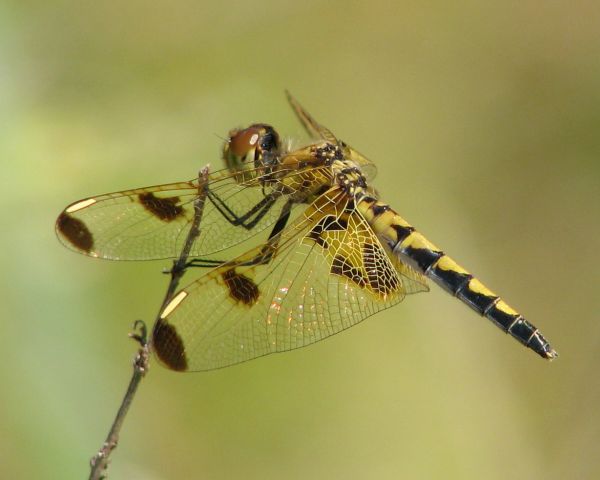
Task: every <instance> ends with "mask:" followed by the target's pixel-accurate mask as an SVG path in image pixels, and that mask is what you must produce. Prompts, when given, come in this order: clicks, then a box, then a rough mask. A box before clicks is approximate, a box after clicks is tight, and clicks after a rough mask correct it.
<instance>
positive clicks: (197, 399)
mask: <svg viewBox="0 0 600 480" xmlns="http://www.w3.org/2000/svg"><path fill="white" fill-rule="evenodd" d="M599 25H600V7H598V4H597V2H591V1H590V2H577V1H576V2H567V1H554V2H539V1H533V0H529V1H518V2H517V1H493V2H474V1H459V2H443V1H438V2H417V1H414V2H384V1H372V2H341V1H339V2H335V1H332V2H327V3H325V2H323V3H321V2H314V1H304V2H302V3H301V2H276V1H272V2H260V1H258V2H237V3H236V2H226V1H220V2H204V1H199V2H197V1H169V2H143V1H139V0H138V1H127V2H122V1H111V2H91V1H84V2H69V1H54V2H27V3H26V4H25V3H24V2H11V1H9V2H3V3H2V4H0V164H1V165H2V169H1V172H2V174H1V175H0V179H1V180H0V181H1V184H0V186H1V189H0V195H1V202H0V208H1V219H2V233H1V235H0V255H1V259H2V263H1V268H2V275H0V287H1V288H0V300H1V305H2V319H1V320H0V325H1V330H0V345H1V346H2V352H3V353H2V361H1V362H0V380H1V383H2V387H1V389H0V477H1V478H15V479H16V478H19V479H20V478H35V479H38V478H50V479H71V478H85V477H86V476H87V473H88V467H87V462H88V459H89V457H90V456H91V455H92V454H93V453H94V452H95V451H96V450H97V449H98V448H99V447H100V445H101V443H102V441H103V439H104V436H105V434H106V433H107V430H108V428H109V425H110V422H111V421H112V418H113V415H114V413H115V411H116V409H117V406H118V404H119V402H120V399H121V396H122V394H123V393H124V390H125V386H126V383H127V381H128V378H129V375H130V362H131V359H132V356H133V354H134V351H135V345H134V344H133V342H132V341H130V340H128V339H127V332H128V331H129V329H130V325H131V323H132V322H133V320H135V319H136V318H143V319H146V320H149V321H150V320H151V319H152V318H153V317H154V315H155V314H156V311H157V308H158V306H159V303H160V301H161V299H162V296H163V294H164V291H165V288H166V285H167V277H166V276H165V275H162V274H161V270H162V269H163V268H165V267H168V266H169V262H166V261H165V262H160V261H159V262H146V263H118V262H117V263H111V262H103V261H99V260H93V259H89V258H85V257H83V256H79V255H76V254H74V253H72V252H70V251H68V250H67V249H65V248H63V247H62V246H61V245H60V244H59V242H58V241H57V240H56V237H55V234H54V220H55V218H56V216H57V215H58V214H59V212H60V211H61V210H62V209H63V208H64V207H65V205H67V204H68V203H70V202H72V201H75V200H77V199H79V198H83V197H86V196H89V195H94V194H100V193H105V192H109V191H115V190H121V189H126V188H131V187H139V186H144V185H153V184H156V183H167V182H172V181H178V180H187V179H189V178H192V177H194V175H195V174H196V172H197V171H198V169H199V168H200V167H202V166H203V165H205V164H206V163H210V164H211V165H212V166H213V168H217V167H219V165H220V159H219V152H220V148H221V138H222V137H223V136H225V135H226V134H227V131H228V130H229V129H230V128H232V127H236V126H243V125H246V124H248V123H250V122H255V121H261V122H269V123H271V124H273V125H275V126H276V127H277V128H278V129H279V130H280V131H281V132H282V133H283V134H287V135H302V134H303V132H302V130H301V127H300V126H299V124H298V123H297V122H296V120H295V119H294V117H293V115H292V113H291V110H290V109H289V107H288V106H287V104H286V101H285V97H284V94H283V91H284V89H285V88H288V89H290V90H291V91H292V92H293V93H294V94H295V95H296V96H297V97H298V99H299V100H300V101H301V102H302V103H303V104H304V105H305V106H306V107H307V109H308V110H309V111H310V112H311V113H312V114H313V115H314V116H315V117H316V118H317V119H318V120H319V121H321V122H322V123H323V124H325V125H327V126H328V127H329V128H331V129H332V130H333V131H334V132H335V133H337V134H338V135H339V136H340V137H342V138H343V139H344V140H346V141H347V142H348V143H350V144H351V145H353V146H354V147H356V148H357V149H358V150H360V151H361V152H363V153H365V154H366V155H367V156H369V157H370V158H371V159H373V160H374V161H375V162H376V163H377V164H378V166H379V174H378V177H377V178H376V181H375V186H376V187H377V188H378V190H379V191H380V193H381V196H382V198H383V199H384V200H385V201H387V202H389V203H391V204H392V205H393V207H394V208H395V209H397V210H398V211H399V212H400V213H401V214H402V215H403V216H405V217H406V218H407V220H409V221H411V222H412V223H413V224H414V225H415V226H416V227H417V228H419V229H420V230H421V231H422V232H424V233H425V234H426V235H427V236H428V237H429V238H430V239H431V240H432V241H433V242H434V243H436V244H438V245H439V246H440V247H442V248H443V249H445V250H446V251H447V252H448V253H449V254H451V255H452V256H453V257H454V258H456V260H457V261H459V262H460V263H461V264H463V265H464V266H466V267H467V268H469V269H471V270H472V271H473V272H474V273H475V274H477V275H478V276H479V277H480V278H481V279H482V280H483V281H484V282H485V283H486V284H488V285H489V286H490V288H492V289H493V290H495V291H497V292H498V293H499V294H501V295H503V296H504V297H505V298H506V299H507V301H508V302H509V303H510V304H511V305H513V306H514V307H516V308H517V309H519V310H520V311H522V312H523V313H524V314H525V315H526V317H527V318H528V319H529V320H530V321H532V322H533V323H534V324H536V325H537V326H539V327H540V328H541V329H542V331H543V332H544V334H545V335H546V336H547V337H548V339H549V340H551V341H552V343H553V345H554V346H555V347H556V349H557V350H558V351H559V353H560V354H561V357H560V358H559V359H558V361H556V362H553V363H551V364H550V363H547V362H544V361H543V360H541V359H540V358H538V357H537V356H535V355H534V354H533V353H532V352H531V351H528V350H526V349H524V348H522V347H521V346H519V344H518V343H517V342H516V341H514V340H512V339H510V338H508V337H507V336H505V335H503V334H502V333H501V332H500V331H499V330H498V329H496V328H495V327H493V326H492V325H491V324H490V323H489V322H487V321H485V320H483V319H480V318H478V317H477V315H475V314H474V313H473V312H471V311H470V310H469V309H467V308H466V307H465V306H463V305H461V304H460V302H458V301H456V300H454V299H452V298H451V297H450V296H448V295H447V294H445V293H444V292H443V291H441V290H440V289H438V288H437V287H434V288H432V291H431V292H430V293H428V294H422V295H416V296H413V297H410V298H408V299H406V300H405V302H404V303H403V304H402V305H400V306H398V307H395V308H393V309H390V310H388V311H386V312H383V313H381V314H379V315H377V316H375V317H372V318H370V319H368V320H367V321H366V322H364V323H363V324H361V325H359V326H357V327H355V328H353V329H351V330H349V331H347V332H344V333H343V334H340V335H338V336H336V337H334V338H331V339H328V340H326V341H323V342H320V343H319V344H317V345H315V346H312V347H310V348H306V349H301V350H297V351H294V352H291V353H287V354H285V355H274V356H270V357H265V358H262V359H259V360H255V361H252V362H248V363H246V364H243V365H239V366H235V367H231V368H228V369H224V370H220V371H216V372H211V373H204V374H175V373H172V372H169V371H167V370H165V369H163V368H162V367H160V366H159V365H158V364H156V363H155V362H153V363H152V366H151V370H150V374H149V375H148V376H147V377H146V379H145V380H144V382H143V384H142V386H141V388H140V391H139V392H138V396H137V397H136V399H135V401H134V404H133V407H132V410H131V412H130V415H129V416H128V418H127V420H126V423H125V426H124V429H123V432H122V438H121V443H120V445H119V448H118V450H117V451H116V454H115V455H114V457H113V461H112V464H111V468H110V472H109V473H110V478H115V479H184V478H185V479H187V478H198V479H232V478H243V479H280V478H281V479H283V478H285V479H307V478H315V479H321V478H345V479H365V478H373V479H388V478H389V479H391V478H411V479H412V478H415V479H429V478H445V479H479V478H485V479H505V478H516V479H537V478H545V479H564V478H577V479H588V478H598V476H599V475H600V451H599V450H600V413H599V407H600V377H599V374H598V371H599V369H598V361H599V360H600V322H598V320H599V313H600V305H599V303H600V302H599V294H598V284H599V280H600V277H599V275H598V267H599V266H600V265H599V261H598V255H599V253H598V250H599V248H598V247H599V246H600V244H599V241H598V238H599V234H600V227H599V221H598V220H599V218H600V215H599V214H600V194H599V191H600V188H599V185H600V135H599V127H600V87H599V86H600V28H599Z"/></svg>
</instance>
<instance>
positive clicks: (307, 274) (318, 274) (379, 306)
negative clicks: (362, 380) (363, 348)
mask: <svg viewBox="0 0 600 480" xmlns="http://www.w3.org/2000/svg"><path fill="white" fill-rule="evenodd" d="M269 249H270V251H271V252H272V253H274V256H273V257H272V258H270V261H269V262H268V263H265V264H254V265H250V264H249V263H252V259H255V260H256V259H257V258H258V259H262V260H268V259H269V256H268V251H269ZM407 281H408V282H409V289H411V290H412V289H414V284H413V280H412V279H409V280H406V279H405V278H403V277H402V276H400V275H398V273H397V271H396V269H395V268H394V265H393V264H392V262H391V261H390V258H389V257H388V254H387V253H386V252H385V251H384V249H383V247H382V246H381V244H380V243H379V241H378V239H377V237H376V236H375V235H374V233H373V231H372V230H371V228H370V226H369V225H368V224H367V222H366V221H365V220H364V219H363V218H362V216H361V215H360V214H359V213H358V212H357V211H356V210H354V208H353V203H352V200H349V199H348V198H347V197H346V195H345V194H343V193H341V192H340V191H338V190H336V189H333V190H331V191H330V192H328V193H326V194H324V195H323V196H321V197H320V198H319V199H318V200H317V201H316V202H315V203H314V204H313V205H311V206H310V207H309V208H308V209H307V211H306V213H305V214H304V215H302V216H301V217H300V218H299V219H297V220H296V221H295V222H294V223H293V224H292V225H291V226H289V227H288V228H287V229H285V230H284V231H283V233H282V235H281V238H279V243H278V244H277V245H275V244H274V243H273V244H271V246H270V247H269V248H267V247H264V246H263V247H262V248H260V247H259V248H256V249H254V250H253V251H251V252H248V253H247V254H245V255H243V256H241V257H239V258H237V259H236V260H234V261H232V262H228V263H227V264H225V265H223V266H221V267H219V268H216V269H214V270H212V271H210V272H209V273H208V274H206V275H205V276H203V277H201V278H200V279H198V280H197V281H196V282H194V283H192V284H191V285H188V286H187V287H186V288H185V289H183V290H182V291H180V292H179V293H178V294H177V295H175V297H174V298H173V300H172V301H171V302H170V303H169V304H168V305H167V306H166V307H165V309H164V311H163V313H162V315H161V320H160V321H159V322H158V324H157V327H156V328H155V331H154V333H153V346H154V350H155V352H156V353H157V355H158V357H159V359H160V360H161V361H162V362H163V363H164V364H165V365H166V366H168V367H169V368H172V369H175V370H181V371H196V370H210V369H215V368H220V367H225V366H228V365H232V364H236V363H239V362H243V361H246V360H250V359H252V358H256V357H260V356H262V355H267V354H269V353H274V352H283V351H288V350H292V349H295V348H299V347H303V346H306V345H310V344H312V343H314V342H317V341H319V340H322V339H324V338H326V337H329V336H330V335H333V334H335V333H338V332H340V331H342V330H344V329H346V328H349V327H351V326H353V325H355V324H357V323H358V322H360V321H362V320H363V319H365V318H366V317H368V316H370V315H372V314H374V313H376V312H378V311H380V310H383V309H385V308H388V307H390V306H392V305H394V304H396V303H398V302H400V301H401V300H402V299H403V298H404V294H405V293H406V291H405V290H406V286H405V282H407Z"/></svg>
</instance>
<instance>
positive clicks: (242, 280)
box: [223, 268, 260, 306]
mask: <svg viewBox="0 0 600 480" xmlns="http://www.w3.org/2000/svg"><path fill="white" fill-rule="evenodd" d="M223 280H224V281H225V285H226V286H227V288H228V289H229V295H230V296H231V298H233V299H234V300H235V301H237V302H241V303H243V304H244V305H248V306H252V305H254V304H255V303H256V301H257V300H258V296H259V294H260V292H259V290H258V286H257V285H256V284H255V283H254V282H253V281H252V279H250V278H248V277H246V276H245V275H242V274H240V273H237V272H236V271H235V269H234V268H232V269H231V270H227V271H226V272H225V273H223Z"/></svg>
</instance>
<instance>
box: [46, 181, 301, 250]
mask: <svg viewBox="0 0 600 480" xmlns="http://www.w3.org/2000/svg"><path fill="white" fill-rule="evenodd" d="M251 173H252V172H251ZM279 173H280V174H281V175H284V174H285V175H286V178H288V180H289V179H290V178H293V176H294V175H296V174H297V173H295V172H279ZM290 183H291V182H290ZM208 188H209V191H210V194H209V197H208V198H207V199H206V201H205V202H204V208H203V212H202V220H201V223H200V235H199V237H198V238H197V239H196V241H195V242H194V244H193V246H192V249H191V251H190V256H193V257H194V256H203V255H208V254H210V253H214V252H218V251H221V250H224V249H226V248H229V247H231V246H233V245H236V244H238V243H240V242H243V241H244V240H246V239H248V238H249V237H251V236H253V235H255V234H257V233H259V232H261V231H263V230H264V229H266V228H267V227H269V226H270V225H272V224H273V223H274V222H275V221H276V220H277V219H278V218H279V215H280V213H281V209H282V208H283V205H284V204H285V203H286V201H287V194H286V195H280V196H274V197H273V198H272V200H271V201H268V199H267V198H266V197H267V195H269V193H272V192H268V191H267V190H266V189H264V188H263V187H262V185H261V183H260V177H259V176H258V175H256V176H254V177H253V178H252V179H251V180H248V181H246V182H242V183H240V182H239V177H236V175H232V174H230V173H229V172H228V171H227V170H222V171H220V172H215V173H213V174H211V175H210V177H209V187H208ZM288 190H290V189H288ZM198 193H199V191H198V180H197V179H196V180H191V181H189V182H180V183H172V184H167V185H158V186H154V187H147V188H138V189H133V190H126V191H122V192H115V193H109V194H105V195H99V196H97V197H90V198H87V199H84V200H80V201H78V202H75V203H73V204H71V205H70V206H68V207H67V208H66V209H65V210H64V211H63V212H62V213H61V214H60V216H59V217H58V219H57V221H56V232H57V235H58V237H59V239H60V240H61V242H62V243H63V244H64V245H65V246H67V247H68V248H70V249H72V250H75V251H77V252H80V253H84V254H86V255H90V256H93V257H99V258H105V259H110V260H151V259H162V258H174V257H177V256H178V255H179V254H180V252H181V250H182V248H183V245H184V243H185V240H186V237H187V235H188V231H189V228H190V225H191V222H192V220H193V217H194V201H195V200H196V199H197V198H198ZM291 193H294V192H291Z"/></svg>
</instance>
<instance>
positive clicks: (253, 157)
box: [223, 123, 280, 183]
mask: <svg viewBox="0 0 600 480" xmlns="http://www.w3.org/2000/svg"><path fill="white" fill-rule="evenodd" d="M279 148H280V143H279V135H278V134H277V132H276V131H275V129H274V128H273V127H271V126H270V125H266V124H264V123H255V124H253V125H250V126H249V127H248V128H243V129H235V130H232V131H230V132H229V138H228V139H227V141H226V142H225V145H223V160H224V161H225V164H226V165H227V168H229V170H230V171H231V172H233V173H236V172H240V174H239V175H238V176H237V177H236V179H237V181H238V182H240V183H242V182H245V181H250V180H252V179H254V178H256V177H257V176H258V175H261V174H262V173H266V172H264V171H261V167H263V168H265V167H266V168H267V169H268V168H269V167H271V166H274V164H275V163H276V162H277V161H278V153H279Z"/></svg>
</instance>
